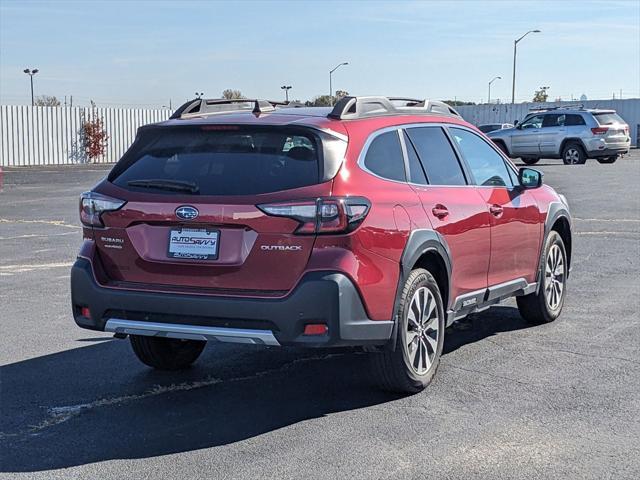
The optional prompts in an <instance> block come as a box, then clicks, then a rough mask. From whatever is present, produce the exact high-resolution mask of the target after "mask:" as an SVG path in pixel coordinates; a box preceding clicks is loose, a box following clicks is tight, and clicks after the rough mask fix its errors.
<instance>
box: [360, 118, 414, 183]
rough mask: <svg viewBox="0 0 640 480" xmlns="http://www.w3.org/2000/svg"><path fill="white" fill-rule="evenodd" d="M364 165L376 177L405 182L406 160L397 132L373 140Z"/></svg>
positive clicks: (387, 133) (384, 134)
mask: <svg viewBox="0 0 640 480" xmlns="http://www.w3.org/2000/svg"><path fill="white" fill-rule="evenodd" d="M364 165H365V167H367V169H368V170H369V171H371V172H373V173H375V174H376V175H379V176H381V177H383V178H388V179H390V180H398V181H401V182H403V181H405V180H406V175H405V171H404V158H403V156H402V148H401V147H400V139H399V138H398V132H397V131H396V130H393V131H390V132H386V133H383V134H381V135H378V136H377V137H376V138H374V139H373V141H372V142H371V144H370V145H369V149H368V150H367V155H366V156H365V158H364Z"/></svg>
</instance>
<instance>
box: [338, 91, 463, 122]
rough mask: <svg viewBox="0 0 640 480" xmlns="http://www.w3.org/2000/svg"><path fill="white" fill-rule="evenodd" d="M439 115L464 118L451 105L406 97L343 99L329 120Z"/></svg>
mask: <svg viewBox="0 0 640 480" xmlns="http://www.w3.org/2000/svg"><path fill="white" fill-rule="evenodd" d="M416 114H418V115H419V114H437V115H449V116H455V117H459V118H462V116H461V115H460V114H459V113H458V112H457V111H456V110H455V109H454V108H453V107H451V106H450V105H447V104H446V103H444V102H439V101H436V100H425V99H422V100H421V99H416V98H405V97H351V96H347V97H342V98H341V99H340V100H339V101H338V103H336V106H335V107H333V110H332V111H331V113H329V115H328V117H329V118H336V119H338V120H355V119H359V118H370V117H381V116H385V115H416Z"/></svg>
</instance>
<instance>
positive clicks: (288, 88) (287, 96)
mask: <svg viewBox="0 0 640 480" xmlns="http://www.w3.org/2000/svg"><path fill="white" fill-rule="evenodd" d="M280 88H281V89H282V90H284V95H285V101H286V102H287V103H289V90H291V85H283V86H281V87H280Z"/></svg>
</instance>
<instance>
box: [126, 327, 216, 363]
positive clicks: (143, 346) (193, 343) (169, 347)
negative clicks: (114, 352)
mask: <svg viewBox="0 0 640 480" xmlns="http://www.w3.org/2000/svg"><path fill="white" fill-rule="evenodd" d="M130 339H131V347H132V348H133V351H134V352H135V354H136V356H137V357H138V358H139V359H140V361H141V362H142V363H144V364H145V365H148V366H150V367H153V368H156V369H158V370H181V369H183V368H187V367H188V366H189V365H191V364H192V363H193V362H195V361H196V359H197V358H198V357H199V356H200V354H201V353H202V350H204V347H205V345H206V343H207V342H201V341H198V340H179V339H176V338H163V337H147V336H143V335H130Z"/></svg>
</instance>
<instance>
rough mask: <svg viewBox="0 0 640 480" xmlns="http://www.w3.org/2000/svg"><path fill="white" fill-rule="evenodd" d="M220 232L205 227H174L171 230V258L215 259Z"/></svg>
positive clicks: (169, 254)
mask: <svg viewBox="0 0 640 480" xmlns="http://www.w3.org/2000/svg"><path fill="white" fill-rule="evenodd" d="M219 239H220V232H219V231H218V230H210V229H205V228H172V229H171V230H170V231H169V251H168V253H167V255H168V256H169V257H170V258H186V259H192V260H215V259H216V258H218V241H219Z"/></svg>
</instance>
